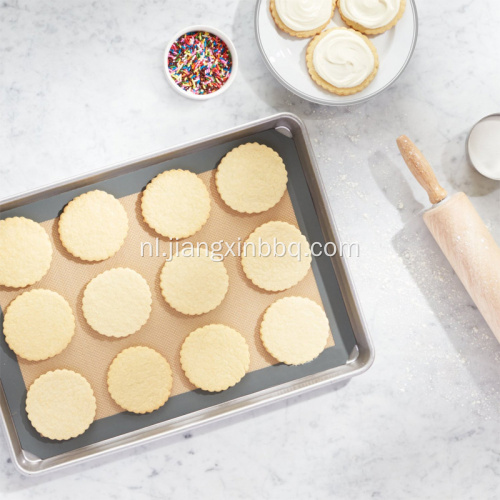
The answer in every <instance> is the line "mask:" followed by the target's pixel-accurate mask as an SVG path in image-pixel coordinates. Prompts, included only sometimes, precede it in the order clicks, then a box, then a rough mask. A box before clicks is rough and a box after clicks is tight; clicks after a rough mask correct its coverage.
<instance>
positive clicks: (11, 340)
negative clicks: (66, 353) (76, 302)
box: [3, 289, 75, 361]
mask: <svg viewBox="0 0 500 500" xmlns="http://www.w3.org/2000/svg"><path fill="white" fill-rule="evenodd" d="M3 331H4V334H5V341H6V342H7V344H9V347H10V348H11V349H12V350H13V351H14V352H15V353H16V354H17V355H18V356H20V357H21V358H24V359H28V360H30V361H41V360H42V359H48V358H51V357H52V356H55V355H56V354H59V353H60V352H62V351H63V350H64V349H65V348H66V347H67V345H68V344H69V343H70V342H71V339H72V338H73V335H74V333H75V317H74V316H73V311H72V310H71V307H70V305H69V304H68V302H67V301H66V300H65V299H64V298H63V297H61V296H60V295H59V294H58V293H56V292H53V291H52V290H43V289H35V290H30V291H29V292H24V293H22V294H21V295H19V296H17V297H16V298H15V299H14V300H13V301H12V302H11V303H10V304H9V306H8V307H7V312H6V313H5V318H4V323H3Z"/></svg>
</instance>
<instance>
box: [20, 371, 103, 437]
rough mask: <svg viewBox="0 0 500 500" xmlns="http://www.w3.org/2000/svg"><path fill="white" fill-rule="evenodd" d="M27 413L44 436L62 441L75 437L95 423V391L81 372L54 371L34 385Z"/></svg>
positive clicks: (28, 396)
mask: <svg viewBox="0 0 500 500" xmlns="http://www.w3.org/2000/svg"><path fill="white" fill-rule="evenodd" d="M26 412H27V414H28V418H29V419H30V421H31V423H32V424H33V427H34V428H35V429H36V430H37V431H38V432H39V433H40V434H41V435H42V436H44V437H46V438H49V439H57V440H60V441H62V440H65V439H70V438H74V437H76V436H79V435H80V434H83V433H84V432H85V431H86V430H87V429H88V428H89V426H90V424H91V423H92V422H93V421H94V418H95V413H96V400H95V397H94V391H93V390H92V387H91V386H90V384H89V383H88V382H87V380H86V379H85V378H84V377H83V376H82V375H80V374H79V373H76V372H74V371H71V370H55V371H50V372H47V373H44V374H43V375H41V376H40V377H38V378H37V379H36V380H35V381H34V382H33V384H31V387H30V388H29V390H28V395H27V397H26Z"/></svg>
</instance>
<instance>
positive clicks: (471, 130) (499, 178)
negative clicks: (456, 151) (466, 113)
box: [466, 113, 500, 181]
mask: <svg viewBox="0 0 500 500" xmlns="http://www.w3.org/2000/svg"><path fill="white" fill-rule="evenodd" d="M490 118H500V113H491V114H489V115H486V116H483V117H482V118H481V119H480V120H478V121H477V122H476V123H474V125H473V126H472V127H471V129H470V130H469V134H468V135H467V141H466V146H467V148H466V149H467V158H468V160H469V162H470V164H471V165H472V166H473V167H474V169H475V170H476V171H477V172H479V173H480V174H481V175H482V176H483V177H486V178H487V179H491V180H492V181H500V176H499V177H492V176H491V175H488V174H486V173H484V171H483V170H481V168H480V167H478V166H477V165H476V164H475V163H474V161H473V160H472V156H471V154H470V139H471V135H472V132H473V131H474V129H475V128H476V126H477V125H479V124H480V123H482V122H484V121H487V120H489V119H490Z"/></svg>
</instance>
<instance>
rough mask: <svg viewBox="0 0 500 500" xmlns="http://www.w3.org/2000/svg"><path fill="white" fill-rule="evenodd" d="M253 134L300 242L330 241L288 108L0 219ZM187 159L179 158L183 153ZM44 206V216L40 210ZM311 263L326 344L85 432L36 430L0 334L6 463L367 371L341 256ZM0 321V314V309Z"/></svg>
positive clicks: (47, 466) (66, 457)
mask: <svg viewBox="0 0 500 500" xmlns="http://www.w3.org/2000/svg"><path fill="white" fill-rule="evenodd" d="M248 141H257V142H261V143H264V144H267V145H269V146H271V147H272V148H274V149H275V150H276V151H278V153H279V154H280V155H281V156H282V158H284V160H285V164H286V167H287V170H288V176H289V183H288V191H289V194H290V198H291V201H292V205H293V208H294V210H295V214H296V217H297V220H298V223H299V226H300V229H301V231H302V233H303V234H305V235H306V237H307V238H308V240H309V241H320V242H323V243H324V242H326V241H332V242H334V243H335V244H336V245H337V247H338V242H339V239H338V234H337V228H336V225H335V222H334V220H333V217H332V214H331V210H330V208H329V206H328V202H327V197H326V192H325V189H324V186H323V184H322V182H321V177H320V174H319V171H318V168H317V165H316V162H315V159H314V155H313V153H312V149H311V144H310V141H309V138H308V135H307V132H306V130H305V127H304V124H303V123H302V122H301V121H300V119H299V118H298V117H296V116H295V115H292V114H286V113H282V114H277V115H274V116H271V117H268V118H265V119H262V120H258V121H255V122H252V123H249V124H247V125H244V126H240V127H236V128H233V129H231V130H228V131H226V132H223V133H219V134H215V135H212V136H209V137H207V138H205V139H201V140H198V141H194V142H191V143H188V144H185V145H182V146H180V147H177V148H173V149H168V150H165V151H160V152H158V153H155V154H152V155H149V156H145V157H142V158H138V159H135V160H132V161H128V162H125V163H121V164H118V165H113V166H111V167H108V168H105V169H102V170H99V171H95V172H92V173H90V174H86V175H83V176H80V177H77V178H72V179H70V180H67V181H65V182H61V183H58V184H55V185H52V186H49V187H45V188H42V189H38V190H35V191H32V192H29V193H27V194H23V195H20V196H15V197H12V198H10V199H6V200H4V201H2V202H0V219H4V218H7V217H12V216H16V215H18V216H25V217H30V218H32V219H34V220H37V221H39V222H42V221H43V220H48V219H50V218H54V215H53V214H54V211H56V212H55V213H56V214H57V213H59V211H60V210H61V209H62V208H63V206H64V205H65V203H67V201H68V200H69V199H71V198H72V197H73V196H74V193H75V192H78V190H80V191H81V190H89V189H95V188H102V189H108V190H109V191H110V192H112V193H113V194H115V195H118V196H125V195H127V194H131V193H137V192H140V191H141V190H142V189H144V187H145V185H146V184H147V183H148V181H149V180H150V179H151V178H152V177H154V176H155V175H156V174H157V173H158V172H161V171H163V170H167V169H169V168H176V165H177V164H178V162H179V161H180V160H181V161H183V162H184V164H188V165H196V167H194V168H193V169H192V170H193V171H195V172H196V173H201V172H204V171H207V170H211V169H214V168H216V167H217V164H218V161H219V160H220V158H222V157H223V156H224V155H225V154H226V153H227V152H228V151H229V150H230V149H232V148H233V147H235V146H237V145H239V144H241V143H244V142H248ZM187 160H189V161H187ZM50 214H52V215H50ZM312 268H313V272H314V276H315V279H316V283H317V285H318V289H319V291H320V295H321V298H322V301H323V307H324V309H325V311H326V313H327V316H328V318H329V321H330V328H331V331H332V335H333V337H334V340H335V346H333V347H329V348H327V349H325V351H324V352H323V353H322V354H321V355H320V356H319V357H318V358H316V359H315V360H314V361H312V362H310V363H306V364H305V365H301V366H287V365H283V364H280V363H278V364H276V365H273V366H269V367H266V368H263V369H260V370H256V371H254V372H251V373H249V374H247V376H246V377H245V378H244V381H245V383H244V384H243V383H240V384H237V385H236V386H234V387H232V388H230V389H229V390H227V391H223V392H222V393H210V394H209V393H205V392H204V391H198V390H195V391H191V392H188V393H185V394H179V395H177V396H174V397H172V398H171V399H169V401H168V403H167V404H166V405H165V406H164V407H162V408H160V409H159V410H157V411H155V412H153V413H151V414H147V415H132V414H129V413H127V412H124V413H120V414H118V415H113V416H110V417H106V418H103V419H100V420H98V421H96V422H94V424H92V432H91V433H88V432H87V433H85V434H83V435H81V436H79V437H77V438H75V439H72V440H69V441H63V442H56V441H51V440H48V439H45V438H41V437H40V436H39V435H38V434H37V433H36V431H34V429H33V428H32V427H31V424H30V422H29V420H28V418H27V416H26V412H25V398H26V387H25V385H24V381H23V378H22V375H21V371H20V368H19V364H18V362H17V358H16V356H15V355H14V353H13V352H12V351H10V349H9V348H8V346H7V344H6V343H5V338H4V336H3V332H2V333H1V334H0V382H1V383H0V408H1V413H2V418H1V421H2V426H3V428H4V430H5V433H6V436H7V442H8V445H9V447H10V451H11V454H12V458H13V462H14V464H15V465H16V466H17V468H18V469H19V470H20V471H21V472H22V473H25V474H29V475H34V474H41V473H44V472H47V471H51V470H55V469H60V468H62V467H65V466H68V465H71V464H77V463H81V462H84V461H87V460H89V459H91V458H93V457H96V456H102V455H103V454H105V453H111V452H113V451H117V450H123V449H124V448H127V447H131V446H136V445H139V444H144V443H146V442H149V441H152V440H154V439H158V438H162V437H165V436H168V435H170V434H174V433H177V432H183V431H186V430H187V429H190V428H193V427H194V426H198V425H201V424H204V423H207V422H211V421H214V420H218V419H221V418H224V417H228V416H231V415H234V414H237V413H240V412H243V411H245V410H249V409H254V408H256V407H258V406H262V405H264V404H268V403H272V402H275V401H279V400H281V399H283V398H286V397H290V396H294V395H297V394H300V393H303V392H305V391H308V390H311V389H313V388H318V387H322V386H325V385H327V384H330V383H333V382H340V381H343V380H346V379H348V378H350V377H352V376H354V375H357V374H360V373H362V372H364V371H365V370H367V369H368V368H369V367H370V365H371V364H372V362H373V356H374V353H373V347H372V344H371V341H370V337H369V335H368V332H367V329H366V325H365V322H364V320H363V317H362V315H361V312H360V306H359V301H358V298H357V296H356V293H355V291H354V287H353V284H352V281H351V278H350V276H349V272H348V268H347V266H346V263H345V261H344V259H343V258H341V257H340V256H339V255H338V254H337V255H335V256H334V257H328V256H326V255H322V256H320V257H314V258H313V262H312ZM0 325H3V313H2V312H1V311H0Z"/></svg>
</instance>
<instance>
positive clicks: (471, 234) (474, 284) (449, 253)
mask: <svg viewBox="0 0 500 500" xmlns="http://www.w3.org/2000/svg"><path fill="white" fill-rule="evenodd" d="M397 143H398V147H399V151H400V152H401V155H402V156H403V158H404V160H405V162H406V165H408V168H409V169H410V170H411V173H412V174H413V175H414V176H415V178H416V179H417V181H418V182H419V183H420V184H421V186H422V187H423V188H424V189H425V190H426V191H427V194H428V195H429V200H430V201H431V203H433V204H434V206H433V207H432V208H430V209H429V210H427V211H426V212H425V213H424V221H425V224H426V225H427V227H428V228H429V231H430V232H431V233H432V235H433V236H434V239H435V240H436V241H437V243H438V245H439V246H440V248H441V250H442V251H443V253H444V254H445V256H446V258H447V259H448V261H449V263H450V264H451V266H452V267H453V269H454V270H455V273H457V276H458V277H459V278H460V280H461V281H462V283H463V285H464V286H465V288H466V290H467V291H468V292H469V295H470V296H471V297H472V300H473V301H474V303H475V304H476V306H477V308H478V309H479V311H480V312H481V314H482V315H483V317H484V319H485V320H486V323H488V325H489V327H490V328H491V330H492V332H493V333H494V334H495V336H496V338H497V340H498V341H499V342H500V248H499V247H498V245H497V244H496V242H495V240H494V239H493V236H491V233H490V232H489V231H488V228H487V227H486V226H485V224H484V222H483V221H482V220H481V217H480V216H479V214H478V213H477V212H476V209H475V208H474V207H473V205H472V203H471V202H470V200H469V198H467V196H466V195H465V194H464V193H457V194H454V195H452V196H449V197H448V194H447V192H446V191H445V190H444V189H443V188H442V187H441V186H440V184H439V182H438V181H437V179H436V176H435V174H434V171H433V170H432V168H431V166H430V165H429V163H428V162H427V160H426V159H425V157H424V155H423V154H422V153H421V152H420V151H419V149H418V148H417V147H416V146H415V144H413V142H411V141H410V139H408V137H406V136H405V135H402V136H401V137H399V138H398V139H397Z"/></svg>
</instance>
